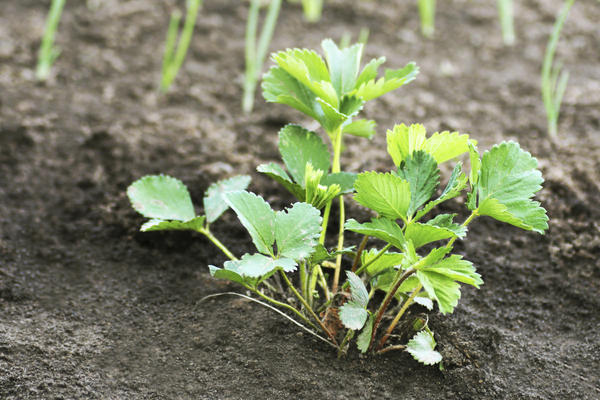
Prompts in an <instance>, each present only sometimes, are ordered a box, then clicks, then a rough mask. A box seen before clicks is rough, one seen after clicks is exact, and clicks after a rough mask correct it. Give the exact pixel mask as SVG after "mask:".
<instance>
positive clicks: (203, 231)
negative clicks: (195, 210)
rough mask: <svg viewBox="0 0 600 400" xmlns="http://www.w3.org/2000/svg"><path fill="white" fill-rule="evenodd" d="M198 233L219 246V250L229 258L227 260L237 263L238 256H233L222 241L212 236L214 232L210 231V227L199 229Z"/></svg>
mask: <svg viewBox="0 0 600 400" xmlns="http://www.w3.org/2000/svg"><path fill="white" fill-rule="evenodd" d="M198 232H199V233H201V234H203V235H204V236H206V237H207V238H208V240H210V241H211V242H212V243H213V244H214V245H215V246H217V248H218V249H219V250H221V251H222V252H223V254H225V255H226V256H227V258H229V259H230V260H232V261H235V260H237V259H238V258H237V257H236V256H234V255H233V253H232V252H231V251H229V249H228V248H227V247H226V246H225V245H224V244H223V243H221V241H220V240H219V239H217V238H216V237H215V236H214V235H213V234H212V232H211V231H210V230H209V229H208V226H206V227H205V228H203V229H199V230H198Z"/></svg>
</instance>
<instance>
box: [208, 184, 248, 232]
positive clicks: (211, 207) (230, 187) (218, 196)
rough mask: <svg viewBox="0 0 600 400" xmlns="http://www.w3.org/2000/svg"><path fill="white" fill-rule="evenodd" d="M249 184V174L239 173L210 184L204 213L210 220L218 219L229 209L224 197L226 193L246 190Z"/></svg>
mask: <svg viewBox="0 0 600 400" xmlns="http://www.w3.org/2000/svg"><path fill="white" fill-rule="evenodd" d="M249 184H250V177H249V176H247V175H239V176H234V177H232V178H229V179H224V180H221V181H218V182H215V183H213V184H212V185H210V186H209V187H208V190H207V191H206V193H205V194H204V213H205V214H206V218H207V219H208V222H210V223H212V222H214V221H216V220H217V218H219V217H220V216H221V214H223V213H224V212H225V210H227V207H228V206H227V203H226V202H225V197H224V195H225V194H226V193H229V192H234V191H238V190H246V188H247V187H248V185H249Z"/></svg>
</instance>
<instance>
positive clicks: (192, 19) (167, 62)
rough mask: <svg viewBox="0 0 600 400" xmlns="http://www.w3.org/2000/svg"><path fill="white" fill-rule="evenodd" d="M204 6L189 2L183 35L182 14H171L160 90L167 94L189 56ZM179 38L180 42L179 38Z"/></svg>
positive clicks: (192, 0) (200, 1) (198, 1)
mask: <svg viewBox="0 0 600 400" xmlns="http://www.w3.org/2000/svg"><path fill="white" fill-rule="evenodd" d="M201 6H202V0H187V1H186V10H187V11H186V14H185V22H184V24H183V29H182V31H181V34H179V23H180V22H181V12H179V11H178V10H175V11H173V12H172V13H171V20H170V22H169V29H168V30H167V39H166V41H165V54H164V56H163V65H162V76H161V80H160V90H161V91H162V92H166V91H167V90H169V87H171V84H172V83H173V81H174V80H175V77H176V76H177V73H178V72H179V69H180V68H181V65H182V64H183V61H184V60H185V56H186V54H187V51H188V48H189V46H190V42H191V41H192V35H193V34H194V26H195V25H196V18H197V16H198V10H199V9H200V7H201ZM178 36H179V40H177V37H178Z"/></svg>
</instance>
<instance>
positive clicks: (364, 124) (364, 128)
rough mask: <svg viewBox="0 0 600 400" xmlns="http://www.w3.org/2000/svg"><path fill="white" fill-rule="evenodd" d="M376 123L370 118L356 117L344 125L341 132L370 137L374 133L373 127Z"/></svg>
mask: <svg viewBox="0 0 600 400" xmlns="http://www.w3.org/2000/svg"><path fill="white" fill-rule="evenodd" d="M376 126H377V124H376V123H375V121H373V120H371V119H357V120H356V121H352V122H351V123H349V124H347V125H344V128H343V130H342V132H343V133H347V134H349V135H352V136H359V137H364V138H367V139H371V138H372V137H373V136H374V135H375V127H376Z"/></svg>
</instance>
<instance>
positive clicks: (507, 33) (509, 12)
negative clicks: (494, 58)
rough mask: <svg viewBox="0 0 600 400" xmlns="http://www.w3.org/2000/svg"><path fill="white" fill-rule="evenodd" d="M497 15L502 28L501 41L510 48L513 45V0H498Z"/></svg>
mask: <svg viewBox="0 0 600 400" xmlns="http://www.w3.org/2000/svg"><path fill="white" fill-rule="evenodd" d="M498 14H499V15H500V26H501V27H502V40H503V41H504V44H505V45H507V46H510V45H512V44H514V43H515V25H514V8H513V0H498Z"/></svg>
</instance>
